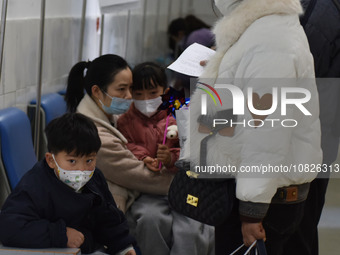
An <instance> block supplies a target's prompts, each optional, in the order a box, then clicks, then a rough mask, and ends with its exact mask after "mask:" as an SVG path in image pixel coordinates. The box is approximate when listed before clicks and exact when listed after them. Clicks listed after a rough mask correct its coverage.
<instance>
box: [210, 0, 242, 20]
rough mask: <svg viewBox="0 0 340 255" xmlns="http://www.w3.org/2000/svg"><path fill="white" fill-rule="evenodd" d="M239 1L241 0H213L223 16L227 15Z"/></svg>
mask: <svg viewBox="0 0 340 255" xmlns="http://www.w3.org/2000/svg"><path fill="white" fill-rule="evenodd" d="M241 1H242V0H215V5H216V7H217V8H218V10H219V11H220V12H221V13H222V14H223V15H224V16H227V15H228V14H230V13H231V12H232V11H233V10H234V9H235V8H236V6H237V5H238V3H240V2H241Z"/></svg>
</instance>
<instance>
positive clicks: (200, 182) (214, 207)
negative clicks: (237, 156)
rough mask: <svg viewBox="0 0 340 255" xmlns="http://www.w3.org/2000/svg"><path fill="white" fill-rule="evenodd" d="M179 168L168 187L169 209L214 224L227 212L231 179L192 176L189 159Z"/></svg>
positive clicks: (232, 185) (232, 187) (231, 194)
mask: <svg viewBox="0 0 340 255" xmlns="http://www.w3.org/2000/svg"><path fill="white" fill-rule="evenodd" d="M176 165H177V167H178V168H179V170H178V172H177V174H176V175H175V177H174V179H173V181H172V183H171V186H170V189H169V195H168V197H169V203H170V206H171V208H172V209H173V210H175V211H177V212H179V213H181V214H183V215H185V216H187V217H189V218H192V219H194V220H197V221H200V222H202V223H205V224H208V225H212V226H217V225H219V224H221V223H223V222H224V221H225V219H226V218H227V217H228V216H229V214H230V212H231V209H232V206H233V204H234V200H235V199H236V198H235V180H234V179H224V180H220V179H219V180H216V179H200V178H195V177H193V175H194V173H193V172H191V171H189V165H190V164H189V163H188V162H181V163H179V164H176Z"/></svg>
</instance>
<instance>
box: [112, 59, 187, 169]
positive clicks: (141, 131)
mask: <svg viewBox="0 0 340 255" xmlns="http://www.w3.org/2000/svg"><path fill="white" fill-rule="evenodd" d="M166 88H167V77H166V74H165V71H164V69H163V68H162V67H160V66H159V65H157V64H155V63H152V62H145V63H142V64H139V65H137V66H136V67H135V68H134V70H133V85H132V93H131V94H132V99H133V103H132V104H131V106H130V109H129V110H128V111H127V112H126V113H125V114H123V115H122V116H121V117H120V118H119V119H118V122H117V126H118V129H119V131H120V132H121V133H122V134H123V135H124V136H125V138H126V139H127V140H128V144H127V147H128V148H129V150H131V151H132V153H133V154H134V155H135V156H136V157H137V158H138V159H139V160H143V161H144V163H145V164H146V166H147V167H148V168H149V169H150V170H152V171H159V170H160V169H159V163H160V162H161V163H162V165H164V166H165V167H166V168H167V169H168V170H169V171H171V172H176V170H177V169H176V167H175V166H174V163H175V162H176V161H177V160H178V157H179V151H180V148H179V141H178V138H175V139H168V138H167V139H166V142H165V144H164V145H163V144H162V143H163V138H164V133H165V132H167V131H166V120H167V116H168V114H167V111H165V110H158V107H159V106H160V105H161V104H162V98H161V95H163V94H164V93H165V91H166ZM172 125H176V120H175V119H174V118H173V117H172V116H170V117H169V121H168V126H172Z"/></svg>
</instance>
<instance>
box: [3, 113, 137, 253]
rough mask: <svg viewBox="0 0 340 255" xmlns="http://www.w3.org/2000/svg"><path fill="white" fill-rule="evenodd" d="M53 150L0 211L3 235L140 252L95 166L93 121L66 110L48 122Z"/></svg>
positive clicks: (13, 242)
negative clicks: (135, 247) (135, 248)
mask: <svg viewBox="0 0 340 255" xmlns="http://www.w3.org/2000/svg"><path fill="white" fill-rule="evenodd" d="M45 131H46V136H47V141H48V152H47V153H46V155H45V159H43V160H41V161H40V162H38V163H36V164H35V166H34V167H33V168H32V169H31V170H30V171H29V172H27V173H26V174H25V175H24V176H23V177H22V179H21V180H20V182H19V183H18V185H17V186H16V188H15V189H14V190H13V192H12V193H11V194H10V195H9V197H8V198H7V200H6V202H5V204H4V206H3V207H2V210H1V214H0V241H1V242H2V243H3V244H4V245H6V246H13V247H23V248H52V247H57V248H66V247H69V248H80V249H81V252H82V253H91V252H94V251H95V250H97V249H98V248H101V247H103V246H106V247H107V249H106V251H105V252H106V253H109V254H119V255H135V254H136V252H135V250H134V248H133V245H135V244H136V243H135V240H134V238H133V237H131V236H130V235H129V228H128V224H127V220H126V218H125V216H124V214H123V213H122V212H121V211H120V210H119V209H118V208H117V206H116V203H115V201H114V199H113V197H112V195H111V193H110V191H109V189H108V186H107V183H106V180H105V178H104V176H103V174H102V173H101V171H100V170H99V169H96V155H97V152H98V150H99V148H100V146H101V141H100V138H99V136H98V131H97V128H96V126H95V125H94V123H93V122H92V121H91V120H90V119H88V118H87V117H85V116H84V115H82V114H78V113H67V114H65V115H63V116H61V117H59V118H57V119H54V120H52V121H51V122H50V123H49V125H48V126H47V127H46V130H45Z"/></svg>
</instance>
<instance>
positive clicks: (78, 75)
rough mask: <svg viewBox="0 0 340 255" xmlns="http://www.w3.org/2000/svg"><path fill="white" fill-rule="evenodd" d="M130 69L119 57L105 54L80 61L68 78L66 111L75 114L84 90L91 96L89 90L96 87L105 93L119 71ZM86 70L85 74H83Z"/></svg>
mask: <svg viewBox="0 0 340 255" xmlns="http://www.w3.org/2000/svg"><path fill="white" fill-rule="evenodd" d="M126 68H130V67H129V65H128V64H127V62H126V61H125V60H124V59H123V58H122V57H120V56H117V55H112V54H107V55H103V56H100V57H98V58H96V59H95V60H93V61H92V62H90V61H87V62H85V61H81V62H79V63H77V64H75V65H74V66H73V67H72V69H71V71H70V73H69V76H68V81H67V89H66V94H65V101H66V104H67V109H68V110H69V111H70V112H75V111H76V109H77V106H78V104H79V102H80V101H81V99H82V98H83V97H84V90H85V91H86V93H87V94H88V95H89V96H91V95H92V92H91V88H92V86H93V85H97V86H98V87H99V88H100V89H101V90H102V91H105V92H106V91H107V87H108V85H110V84H111V83H112V82H113V81H114V78H115V76H116V74H117V73H119V72H120V71H122V70H124V69H126ZM85 69H87V71H86V74H84V72H85Z"/></svg>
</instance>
